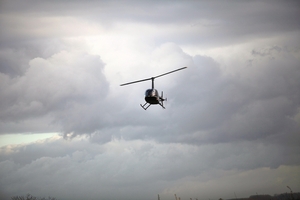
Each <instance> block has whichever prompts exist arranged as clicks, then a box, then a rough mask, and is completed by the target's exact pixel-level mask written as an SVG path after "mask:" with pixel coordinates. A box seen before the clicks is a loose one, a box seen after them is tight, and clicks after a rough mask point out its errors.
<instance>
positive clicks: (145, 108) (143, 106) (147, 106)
mask: <svg viewBox="0 0 300 200" xmlns="http://www.w3.org/2000/svg"><path fill="white" fill-rule="evenodd" d="M147 104H149V105H147ZM140 105H141V107H142V108H143V109H144V110H147V108H149V107H150V106H151V104H150V103H148V102H146V103H145V104H144V105H142V104H140ZM145 106H146V107H145Z"/></svg>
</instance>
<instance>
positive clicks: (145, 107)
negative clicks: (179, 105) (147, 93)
mask: <svg viewBox="0 0 300 200" xmlns="http://www.w3.org/2000/svg"><path fill="white" fill-rule="evenodd" d="M147 104H148V105H147ZM158 104H159V105H160V106H161V107H162V108H164V109H166V108H165V107H164V105H163V104H162V103H158ZM140 106H141V107H142V108H143V109H144V110H147V108H149V107H150V106H151V104H150V103H148V102H146V103H145V104H144V105H142V104H140Z"/></svg>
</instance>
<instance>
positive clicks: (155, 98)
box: [145, 89, 162, 104]
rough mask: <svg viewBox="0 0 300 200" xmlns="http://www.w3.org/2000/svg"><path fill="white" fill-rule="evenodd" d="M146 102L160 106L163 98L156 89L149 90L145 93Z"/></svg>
mask: <svg viewBox="0 0 300 200" xmlns="http://www.w3.org/2000/svg"><path fill="white" fill-rule="evenodd" d="M145 101H146V102H147V103H149V104H159V102H160V101H162V98H161V97H160V96H159V94H158V92H157V90H156V89H148V90H146V92H145Z"/></svg>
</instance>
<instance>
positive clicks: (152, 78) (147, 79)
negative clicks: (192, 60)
mask: <svg viewBox="0 0 300 200" xmlns="http://www.w3.org/2000/svg"><path fill="white" fill-rule="evenodd" d="M185 68H187V67H182V68H179V69H175V70H173V71H170V72H167V73H164V74H161V75H158V76H154V77H151V78H146V79H142V80H138V81H132V82H129V83H123V84H122V85H120V86H124V85H129V84H133V83H138V82H142V81H149V80H154V79H155V78H158V77H161V76H164V75H167V74H171V73H173V72H177V71H179V70H182V69H185ZM152 87H153V85H152Z"/></svg>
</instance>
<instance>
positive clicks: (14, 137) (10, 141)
mask: <svg viewBox="0 0 300 200" xmlns="http://www.w3.org/2000/svg"><path fill="white" fill-rule="evenodd" d="M56 135H58V133H37V134H31V133H30V134H5V135H0V147H3V146H6V145H14V144H26V143H32V142H36V141H38V140H44V139H47V138H51V137H53V136H56Z"/></svg>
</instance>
